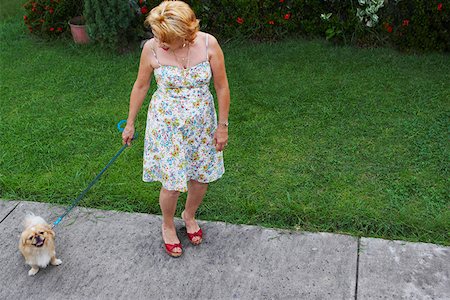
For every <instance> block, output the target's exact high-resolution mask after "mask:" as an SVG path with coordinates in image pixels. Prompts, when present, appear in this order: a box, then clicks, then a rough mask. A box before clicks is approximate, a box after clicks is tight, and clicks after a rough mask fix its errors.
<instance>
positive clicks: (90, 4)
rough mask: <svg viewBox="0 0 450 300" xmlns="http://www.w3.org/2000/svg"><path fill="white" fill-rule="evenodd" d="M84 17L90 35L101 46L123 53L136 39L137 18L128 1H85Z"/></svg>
mask: <svg viewBox="0 0 450 300" xmlns="http://www.w3.org/2000/svg"><path fill="white" fill-rule="evenodd" d="M133 1H135V0H133ZM84 17H85V18H86V24H87V26H88V32H89V35H90V36H91V38H93V39H94V40H95V41H97V42H99V43H100V44H101V45H104V46H106V47H109V48H113V49H116V50H119V51H123V49H125V48H127V47H128V45H129V44H130V42H131V41H133V40H135V38H136V32H135V30H134V29H133V28H132V25H134V24H135V20H136V16H135V15H134V13H133V9H132V6H131V5H130V3H129V2H128V1H124V0H84Z"/></svg>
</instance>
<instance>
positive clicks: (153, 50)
mask: <svg viewBox="0 0 450 300" xmlns="http://www.w3.org/2000/svg"><path fill="white" fill-rule="evenodd" d="M150 48H151V49H152V52H153V56H154V57H155V59H156V62H157V63H158V65H159V66H160V67H161V63H160V62H159V59H158V56H156V51H155V48H153V42H152V44H151V47H150Z"/></svg>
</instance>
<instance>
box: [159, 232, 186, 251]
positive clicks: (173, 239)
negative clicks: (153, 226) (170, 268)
mask: <svg viewBox="0 0 450 300" xmlns="http://www.w3.org/2000/svg"><path fill="white" fill-rule="evenodd" d="M161 230H162V238H163V241H164V246H165V249H166V252H167V254H169V255H170V256H172V257H179V256H180V255H181V254H182V253H183V249H182V247H181V243H180V240H179V239H178V237H177V231H176V229H175V226H173V227H170V228H169V227H164V225H163V226H162V229H161Z"/></svg>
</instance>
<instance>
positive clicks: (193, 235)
mask: <svg viewBox="0 0 450 300" xmlns="http://www.w3.org/2000/svg"><path fill="white" fill-rule="evenodd" d="M186 233H187V235H188V238H189V240H190V241H191V244H192V245H195V246H197V245H200V243H201V242H202V241H203V232H202V229H201V228H200V229H199V230H198V231H197V232H194V233H189V232H187V230H186ZM197 236H198V237H199V238H200V239H199V240H198V241H196V242H194V238H195V237H197Z"/></svg>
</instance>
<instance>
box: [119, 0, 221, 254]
mask: <svg viewBox="0 0 450 300" xmlns="http://www.w3.org/2000/svg"><path fill="white" fill-rule="evenodd" d="M146 23H147V24H149V25H150V26H151V29H152V32H153V35H154V38H152V39H151V40H149V41H147V43H146V44H145V45H144V47H143V50H142V54H141V60H140V65H139V72H138V76H137V79H136V82H135V83H134V86H133V89H132V91H131V96H130V110H129V114H128V119H127V125H126V127H125V130H124V132H123V136H122V138H123V142H124V144H125V143H126V144H128V145H129V144H130V143H131V140H132V137H133V135H134V130H135V129H134V121H135V119H136V115H137V114H138V111H139V109H140V107H141V106H142V103H143V101H144V99H145V96H146V94H147V92H148V89H149V87H150V80H151V75H152V73H153V72H154V73H155V79H156V82H157V84H158V89H157V90H156V92H155V93H154V94H153V96H152V99H151V102H150V105H149V110H148V116H147V128H146V132H145V142H144V170H143V180H144V181H145V182H151V181H159V182H161V183H162V188H161V192H160V195H159V204H160V206H161V211H162V215H163V222H162V237H163V240H164V244H165V249H166V252H167V253H168V254H169V255H171V256H173V257H178V256H180V255H181V254H182V246H181V244H180V240H179V239H178V237H177V234H176V229H175V224H174V215H175V210H176V205H177V200H178V196H179V195H180V192H186V191H187V192H188V195H187V200H186V205H185V209H184V211H183V213H182V214H181V217H182V219H183V220H184V222H185V224H186V231H187V234H188V237H189V240H190V241H191V243H192V244H194V245H198V244H200V243H201V242H202V238H203V234H202V230H201V229H200V227H199V225H198V224H197V222H196V220H195V214H196V212H197V209H198V207H199V206H200V204H201V202H202V200H203V197H204V195H205V193H206V190H207V188H208V183H209V182H212V181H215V180H217V179H218V178H220V177H221V176H222V174H223V173H224V171H225V170H224V166H223V154H222V150H223V149H224V148H225V146H226V145H227V141H228V112H229V105H230V91H229V88H228V80H227V76H226V72H225V62H224V57H223V52H222V49H221V48H220V46H219V44H218V43H217V40H216V39H215V38H214V37H213V36H212V35H210V34H208V33H204V32H200V31H199V21H198V20H197V19H196V17H195V14H194V12H193V11H192V9H191V8H190V7H189V5H188V4H186V3H184V2H182V1H164V2H162V3H161V4H160V5H159V6H157V7H155V8H154V9H152V11H151V12H150V14H149V15H148V17H147V19H146ZM211 77H213V78H214V88H215V90H216V93H217V99H218V104H219V117H218V120H217V116H216V111H215V108H214V99H213V97H212V95H211V93H210V91H209V82H210V79H211Z"/></svg>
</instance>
